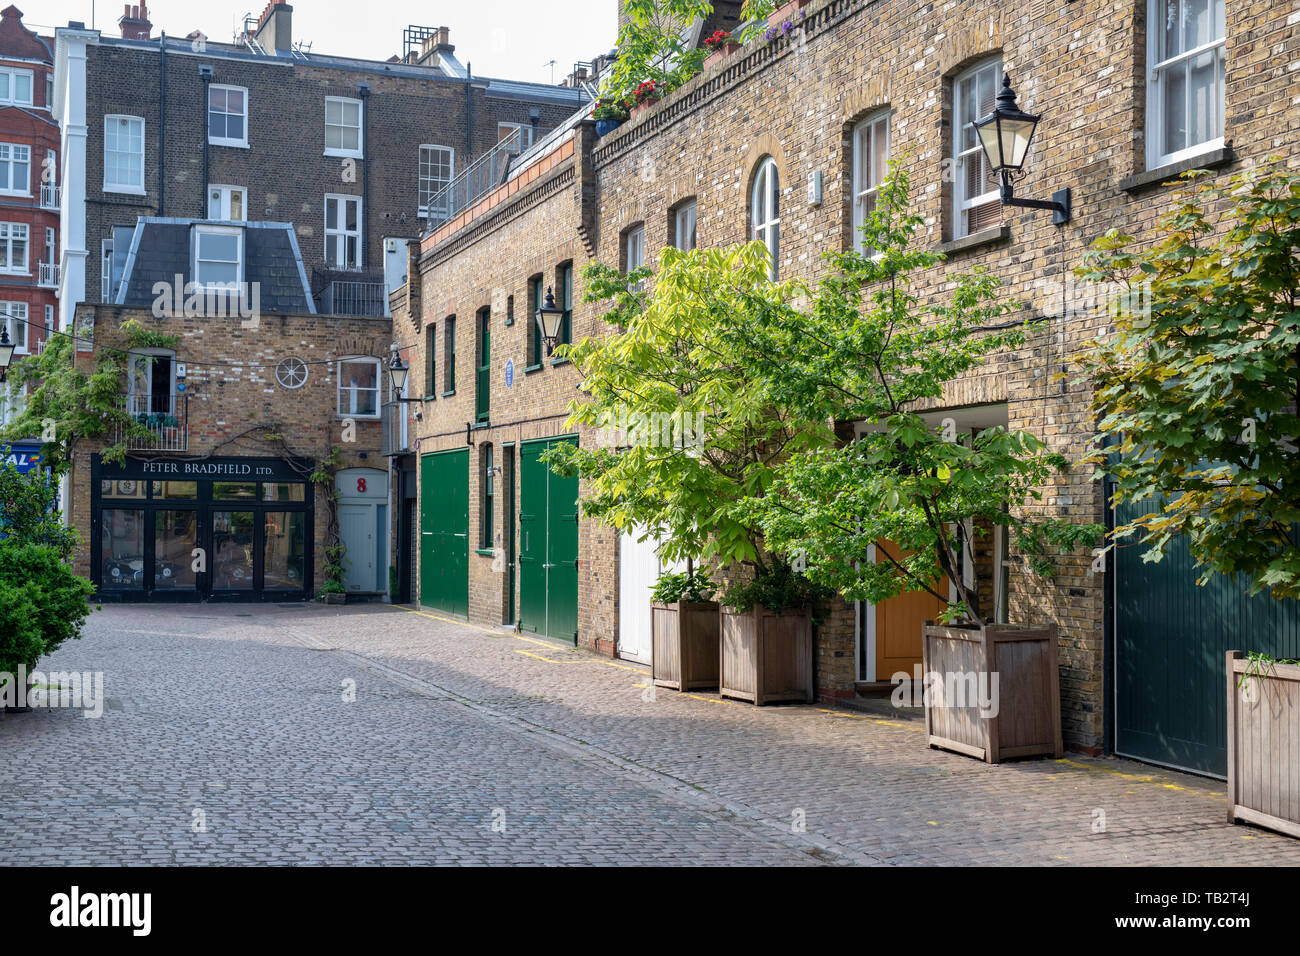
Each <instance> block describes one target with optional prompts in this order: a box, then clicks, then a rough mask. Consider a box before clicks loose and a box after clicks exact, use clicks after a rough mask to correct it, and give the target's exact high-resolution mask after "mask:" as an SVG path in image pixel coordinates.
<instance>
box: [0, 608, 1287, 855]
mask: <svg viewBox="0 0 1300 956" xmlns="http://www.w3.org/2000/svg"><path fill="white" fill-rule="evenodd" d="M41 664H42V668H43V669H45V670H49V671H59V670H66V671H71V670H76V671H102V672H103V673H104V686H105V696H106V698H107V706H106V707H105V711H104V715H103V717H102V718H101V719H98V720H88V719H85V718H83V717H82V716H81V713H80V711H76V710H58V709H38V710H34V711H33V712H31V713H28V714H11V715H9V716H7V717H5V718H4V719H3V720H0V749H2V751H3V754H4V759H5V763H6V766H7V767H8V773H7V774H6V775H5V778H4V783H3V786H2V787H0V807H3V810H0V837H2V838H3V843H4V845H5V846H6V848H7V849H8V852H7V853H6V854H5V858H6V861H7V862H10V863H27V864H64V865H75V864H113V863H117V864H137V863H138V864H169V863H180V864H256V863H269V864H308V865H314V864H391V863H406V862H410V863H474V864H516V863H517V864H613V865H638V864H750V865H817V864H841V865H842V864H850V865H853V864H877V865H878V864H950V865H954V864H955V865H961V864H1029V865H1067V864H1084V865H1087V864H1133V865H1151V864H1201V865H1213V864H1234V865H1267V864H1289V865H1297V864H1300V841H1295V840H1290V839H1287V838H1285V837H1281V836H1277V835H1274V834H1271V833H1269V832H1266V831H1263V830H1257V829H1252V828H1249V827H1243V826H1237V827H1232V826H1229V825H1228V824H1227V823H1226V822H1225V806H1226V804H1225V799H1224V786H1223V784H1222V783H1220V782H1218V781H1214V780H1208V779H1203V778H1199V777H1193V776H1188V775H1183V774H1178V773H1174V772H1170V771H1164V770H1160V769H1156V768H1151V767H1146V766H1143V765H1140V764H1136V763H1131V762H1128V761H1123V760H1114V759H1092V758H1086V757H1081V756H1078V755H1067V756H1066V757H1065V758H1064V759H1061V760H1050V759H1049V760H1036V761H1027V762H1021V763H1009V764H1004V765H1000V766H992V767H991V766H986V765H985V764H982V763H979V762H977V761H974V760H971V759H969V758H965V757H960V756H956V755H953V754H948V753H943V752H940V751H933V750H928V749H927V748H926V747H925V745H924V743H923V737H922V727H921V723H920V721H919V720H918V719H916V718H915V717H913V716H908V715H903V716H897V715H892V714H891V715H875V714H871V713H861V712H855V711H847V710H846V711H839V710H835V711H832V710H827V709H823V708H820V707H816V706H808V707H804V706H797V707H792V706H774V707H766V708H755V707H752V706H750V705H748V704H742V703H733V702H729V701H722V700H720V699H719V698H718V697H717V696H716V695H714V694H708V693H697V694H679V693H676V692H673V691H666V690H663V689H660V690H658V692H657V693H651V692H650V690H649V688H648V686H647V685H648V669H647V668H644V667H641V666H639V665H636V664H631V663H626V662H623V661H613V660H608V659H605V658H599V657H595V656H592V655H590V654H586V653H580V652H577V651H575V650H573V649H571V648H568V647H565V646H562V645H559V644H556V643H554V642H551V641H546V640H538V639H535V638H531V637H528V636H521V635H513V634H509V633H506V632H503V631H492V630H488V629H484V628H479V627H474V626H469V625H466V624H464V623H459V622H454V621H450V620H447V619H444V618H442V617H441V616H440V615H436V614H431V613H425V612H417V611H412V610H407V609H402V608H392V607H386V606H378V605H371V606H359V607H346V608H325V607H319V606H315V605H292V606H288V605H286V606H276V605H258V606H247V605H245V606H233V605H190V606H172V607H166V606H156V605H155V606H151V607H140V606H135V607H124V606H114V607H105V608H104V609H103V610H101V611H97V612H95V613H94V615H93V616H92V618H91V620H90V623H89V625H88V627H87V629H86V636H85V638H84V639H82V640H81V641H78V642H72V643H69V644H67V645H65V646H64V647H63V648H61V649H60V651H59V652H58V653H57V655H55V656H54V657H52V658H49V659H46V660H44V661H42V662H41ZM349 682H355V700H354V701H348V700H346V699H345V698H346V697H347V691H348V688H349V687H350V686H352V685H351V684H350V683H349ZM195 811H202V813H201V814H196V812H195ZM196 819H197V820H201V821H202V823H203V826H202V827H201V828H200V832H195V820H196ZM1103 820H1104V829H1103V830H1102V832H1095V831H1096V830H1097V829H1098V827H1097V823H1098V822H1099V821H1103Z"/></svg>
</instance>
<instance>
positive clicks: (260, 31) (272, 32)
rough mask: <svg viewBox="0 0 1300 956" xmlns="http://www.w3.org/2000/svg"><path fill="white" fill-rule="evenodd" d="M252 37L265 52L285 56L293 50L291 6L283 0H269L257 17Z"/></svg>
mask: <svg viewBox="0 0 1300 956" xmlns="http://www.w3.org/2000/svg"><path fill="white" fill-rule="evenodd" d="M254 39H256V40H257V42H258V43H260V44H261V45H262V49H264V50H265V51H266V52H267V53H270V54H272V55H274V54H281V55H285V56H287V55H288V54H289V53H290V52H291V51H292V50H293V7H291V6H289V4H287V3H285V0H271V2H270V3H268V4H267V5H266V9H265V10H263V11H262V15H261V16H260V17H258V18H257V32H256V33H255V34H254Z"/></svg>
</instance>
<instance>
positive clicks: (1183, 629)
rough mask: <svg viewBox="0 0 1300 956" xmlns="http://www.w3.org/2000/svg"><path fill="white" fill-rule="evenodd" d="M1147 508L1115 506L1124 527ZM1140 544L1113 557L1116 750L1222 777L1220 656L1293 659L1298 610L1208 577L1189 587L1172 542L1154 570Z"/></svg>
mask: <svg viewBox="0 0 1300 956" xmlns="http://www.w3.org/2000/svg"><path fill="white" fill-rule="evenodd" d="M1152 510H1154V505H1153V504H1151V503H1150V502H1142V503H1141V504H1136V505H1130V504H1125V505H1121V506H1119V507H1118V508H1117V509H1116V512H1115V521H1116V523H1117V524H1122V523H1124V522H1126V521H1129V520H1132V519H1133V518H1134V517H1136V516H1137V515H1139V514H1144V513H1146V512H1149V511H1152ZM1143 550H1144V549H1143V548H1142V546H1141V545H1135V544H1128V545H1126V546H1124V547H1120V548H1117V549H1116V551H1115V560H1114V565H1113V566H1114V571H1115V750H1116V751H1117V752H1119V753H1121V754H1124V755H1126V756H1130V757H1137V758H1138V759H1140V760H1150V761H1153V762H1156V763H1162V764H1169V765H1172V766H1175V767H1183V768H1186V769H1188V770H1196V771H1199V772H1201V773H1208V774H1214V775H1216V776H1225V775H1226V774H1227V772H1228V770H1227V764H1228V756H1227V749H1226V748H1227V745H1226V737H1227V713H1226V707H1227V701H1226V694H1225V690H1226V681H1227V676H1226V674H1225V673H1224V653H1225V652H1226V651H1229V650H1242V651H1264V652H1266V653H1268V654H1272V655H1273V656H1275V657H1285V658H1296V657H1300V603H1298V602H1296V601H1278V600H1275V599H1273V598H1271V597H1268V596H1267V595H1258V596H1256V597H1248V596H1247V594H1246V589H1245V586H1244V585H1243V584H1242V583H1241V582H1240V581H1237V580H1233V579H1231V578H1227V577H1224V576H1222V575H1216V576H1215V577H1213V578H1212V579H1211V580H1210V581H1209V582H1207V583H1206V585H1205V586H1204V587H1197V586H1196V579H1197V577H1198V574H1197V570H1196V565H1195V562H1194V561H1193V560H1192V557H1191V555H1190V553H1189V552H1188V549H1187V545H1186V543H1185V542H1184V541H1182V540H1175V541H1174V542H1173V543H1172V544H1171V545H1170V546H1169V548H1168V550H1167V551H1166V553H1165V559H1164V560H1163V561H1161V562H1160V563H1158V564H1144V563H1143V562H1142V552H1143Z"/></svg>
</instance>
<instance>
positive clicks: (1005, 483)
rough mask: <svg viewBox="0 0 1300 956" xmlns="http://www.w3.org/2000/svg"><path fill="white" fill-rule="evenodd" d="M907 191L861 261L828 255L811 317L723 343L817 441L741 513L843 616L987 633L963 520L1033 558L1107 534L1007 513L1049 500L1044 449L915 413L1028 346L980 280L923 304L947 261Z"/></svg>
mask: <svg viewBox="0 0 1300 956" xmlns="http://www.w3.org/2000/svg"><path fill="white" fill-rule="evenodd" d="M907 189H908V181H907V177H906V175H905V173H904V172H903V171H902V169H901V168H899V167H897V166H895V165H892V164H891V175H890V177H889V178H888V179H887V180H886V182H885V183H884V184H882V186H881V188H880V191H879V193H878V195H877V201H876V207H875V210H874V212H873V213H872V214H871V216H870V219H869V222H868V223H866V225H865V226H864V233H865V240H866V242H865V246H866V249H867V250H868V251H867V252H866V253H865V254H860V253H858V252H847V253H838V252H832V253H827V254H826V255H825V258H826V260H827V262H828V264H829V266H830V274H829V275H828V276H827V277H826V278H825V279H823V280H822V281H821V282H820V283H819V285H818V286H817V287H816V288H815V289H813V288H808V289H806V290H805V291H806V294H807V295H808V296H809V297H810V299H811V306H810V307H809V308H807V309H796V308H793V307H789V306H786V307H783V308H781V309H773V310H769V311H767V312H762V311H756V312H750V313H747V314H745V315H744V320H743V321H739V322H733V323H730V324H728V325H727V326H726V327H725V329H724V331H723V332H722V333H721V337H722V338H723V340H724V341H725V342H726V344H725V345H724V346H722V348H724V349H728V348H729V349H730V350H732V351H743V352H744V358H743V360H742V363H743V365H744V366H745V367H746V368H747V369H748V370H751V371H752V373H753V374H755V375H756V376H757V377H758V379H759V380H760V381H761V382H762V401H763V402H765V403H766V404H768V405H771V406H775V407H779V408H783V409H788V410H789V413H790V414H791V415H792V416H793V419H794V421H795V422H797V423H798V425H799V426H800V431H801V432H802V433H803V434H807V435H812V434H815V435H818V436H819V437H820V438H821V440H820V441H819V442H818V443H816V444H815V445H813V446H812V447H808V448H805V449H792V454H791V455H790V456H789V458H788V459H787V460H785V461H783V462H782V463H781V466H780V468H779V469H778V470H777V472H776V474H775V475H774V481H773V484H772V486H771V488H770V489H769V491H768V493H767V494H766V495H764V496H761V497H759V496H755V497H751V498H749V499H748V500H747V501H745V502H744V504H743V506H742V507H741V508H740V509H739V510H740V513H741V515H742V516H744V517H745V518H748V519H749V520H750V521H752V522H755V523H757V524H758V525H759V526H760V528H761V530H762V533H763V535H764V536H765V539H766V545H767V547H769V548H770V549H771V550H772V551H773V552H775V553H777V554H779V555H782V556H783V557H785V558H787V559H792V560H799V561H800V563H803V562H806V567H807V572H806V573H807V575H808V577H809V578H810V579H811V580H812V581H814V582H816V583H818V584H821V585H824V586H827V587H830V588H833V589H834V590H836V591H838V592H839V593H841V594H843V595H844V597H845V598H847V599H849V600H853V599H861V600H867V601H871V602H873V603H878V602H880V601H884V600H887V599H888V598H890V597H893V596H895V595H897V594H901V593H905V592H909V591H916V590H925V591H929V592H930V593H931V594H933V595H934V596H935V597H936V598H938V599H939V600H942V601H944V602H945V603H946V604H948V608H947V611H946V614H945V620H957V619H959V618H966V619H970V620H973V621H975V622H977V623H978V622H982V620H983V618H982V616H981V613H980V609H979V606H978V600H977V596H978V595H977V589H975V588H971V587H967V586H966V584H965V582H964V580H963V576H962V574H961V573H960V570H959V563H958V557H957V556H958V554H959V553H961V550H962V548H963V546H968V545H970V544H971V543H972V542H970V541H969V535H970V533H971V532H970V531H969V530H968V527H969V526H968V525H967V520H968V519H974V520H973V522H972V525H973V526H974V527H979V526H981V525H986V524H994V525H1002V526H1005V527H1008V528H1010V529H1012V530H1013V532H1019V539H1020V542H1022V543H1023V542H1024V541H1026V540H1029V541H1031V542H1037V544H1036V545H1035V547H1036V552H1035V553H1037V554H1039V555H1040V556H1041V555H1045V552H1046V550H1047V548H1046V547H1045V545H1051V546H1053V547H1056V548H1057V549H1058V550H1072V549H1073V548H1074V547H1076V546H1078V545H1079V544H1081V543H1087V542H1091V541H1095V540H1096V539H1097V537H1098V536H1099V535H1100V533H1101V531H1102V529H1101V528H1100V526H1095V525H1084V526H1080V525H1075V524H1071V523H1069V522H1064V521H1059V520H1054V519H1041V520H1038V521H1036V522H1031V521H1030V520H1028V519H1026V518H1023V517H1020V516H1018V515H1017V514H1015V513H1014V511H1013V509H1018V508H1019V507H1020V506H1022V505H1024V504H1026V503H1028V502H1037V501H1039V500H1041V491H1040V489H1041V488H1042V486H1043V485H1045V484H1046V483H1047V482H1048V481H1049V480H1050V478H1051V477H1052V475H1053V474H1054V473H1055V472H1057V471H1062V470H1065V469H1066V468H1067V462H1066V460H1065V459H1064V458H1063V457H1062V456H1061V455H1059V454H1054V453H1051V452H1049V451H1048V449H1047V448H1046V446H1045V444H1044V443H1043V442H1042V441H1041V440H1039V439H1038V438H1036V437H1035V436H1033V435H1030V434H1027V433H1024V432H1011V431H1008V430H1007V429H1005V428H1002V427H991V428H986V429H983V430H982V431H980V432H978V434H974V435H969V434H967V435H959V434H956V432H955V426H950V427H951V430H950V431H947V432H945V429H944V428H943V427H942V426H941V425H938V426H937V425H936V424H934V423H932V422H931V421H929V420H927V419H926V418H924V417H922V415H921V414H920V413H919V412H918V411H917V410H916V409H917V407H918V405H923V404H924V403H927V402H931V403H935V404H939V403H941V402H942V400H943V398H944V389H945V386H946V385H947V384H948V383H949V382H952V381H953V380H955V379H957V378H959V377H961V376H963V375H966V374H968V373H971V372H973V371H975V370H977V369H978V368H980V367H981V366H982V365H983V364H984V362H985V361H986V358H987V357H988V356H989V355H990V354H992V353H994V352H996V351H999V350H1002V349H1006V348H1012V347H1016V346H1018V345H1020V344H1021V342H1022V341H1023V331H1022V330H1021V329H1020V328H1019V327H1015V326H1012V327H1009V328H997V327H998V326H999V325H1001V326H1005V325H1006V323H1005V322H1003V323H999V322H998V321H997V320H999V319H1001V318H1002V317H1003V316H1004V315H1005V314H1006V313H1007V311H1008V310H1009V308H1010V307H1009V306H1007V305H1005V304H1003V303H1000V302H999V301H998V294H997V292H998V280H997V279H996V278H995V277H994V276H992V275H989V274H987V273H985V272H983V271H978V270H977V271H975V272H972V273H970V274H966V275H959V276H954V277H952V281H953V286H952V289H951V291H950V292H949V293H948V294H947V296H946V300H945V301H943V302H940V303H923V302H922V301H921V299H920V297H919V296H918V294H917V293H916V292H915V291H914V285H913V284H914V282H916V281H918V280H919V281H920V282H926V281H927V277H926V276H925V275H923V273H925V272H926V271H927V270H929V269H931V268H932V267H933V266H935V265H936V264H937V263H938V262H939V261H940V260H941V257H940V256H939V255H937V254H935V253H932V252H928V251H926V250H925V248H924V246H925V244H924V243H923V241H922V237H921V234H920V231H921V230H922V228H923V221H922V218H921V217H920V216H919V215H915V214H913V213H911V212H909V210H908V204H907ZM827 421H842V422H860V423H862V434H861V437H860V438H859V439H858V440H855V441H851V442H848V443H844V442H842V441H839V440H838V439H836V438H835V437H834V436H833V435H831V434H829V433H828V432H827V430H826V429H825V427H824V425H823V424H822V423H824V422H827ZM1008 505H1010V508H1009V507H1008ZM742 520H743V519H742ZM884 542H889V543H890V544H888V545H887V544H884ZM872 545H876V546H877V547H876V560H875V561H874V562H872V561H871V560H869V559H868V555H869V548H871V546H872ZM972 550H973V548H972ZM1046 564H1047V563H1046V562H1043V563H1040V565H1039V566H1040V567H1043V566H1045V565H1046ZM945 578H946V579H947V580H948V581H952V582H954V584H955V586H956V589H957V592H958V600H957V601H956V602H949V595H948V589H947V586H946V585H945V584H944V583H943V582H944V579H945Z"/></svg>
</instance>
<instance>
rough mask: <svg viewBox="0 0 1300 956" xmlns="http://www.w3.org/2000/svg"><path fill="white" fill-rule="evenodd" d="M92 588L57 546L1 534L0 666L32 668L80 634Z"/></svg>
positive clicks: (5, 668) (6, 669) (10, 670)
mask: <svg viewBox="0 0 1300 956" xmlns="http://www.w3.org/2000/svg"><path fill="white" fill-rule="evenodd" d="M93 591H94V586H93V585H91V583H90V582H89V581H87V580H86V579H85V578H81V577H78V576H77V575H76V574H74V573H73V572H72V568H71V566H70V565H69V564H68V563H67V562H66V561H65V560H64V559H63V557H62V556H61V555H60V553H59V551H58V550H57V549H56V548H54V547H47V546H44V545H40V544H29V543H25V542H22V541H20V540H18V539H17V538H15V537H13V536H9V537H5V538H3V539H0V670H5V671H9V672H11V673H12V672H13V671H15V670H17V668H18V665H20V664H25V665H26V666H27V667H29V668H30V667H32V666H34V665H35V664H36V661H37V660H38V659H39V658H40V657H41V656H42V655H45V654H49V653H51V652H52V651H54V650H55V649H56V648H58V647H59V646H60V645H61V644H63V642H64V641H67V640H72V639H77V638H80V637H81V628H82V625H83V624H84V622H85V619H86V617H87V616H88V615H89V614H90V606H89V605H88V604H87V603H86V599H87V598H88V597H89V596H90V594H91V593H92V592H93Z"/></svg>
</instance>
